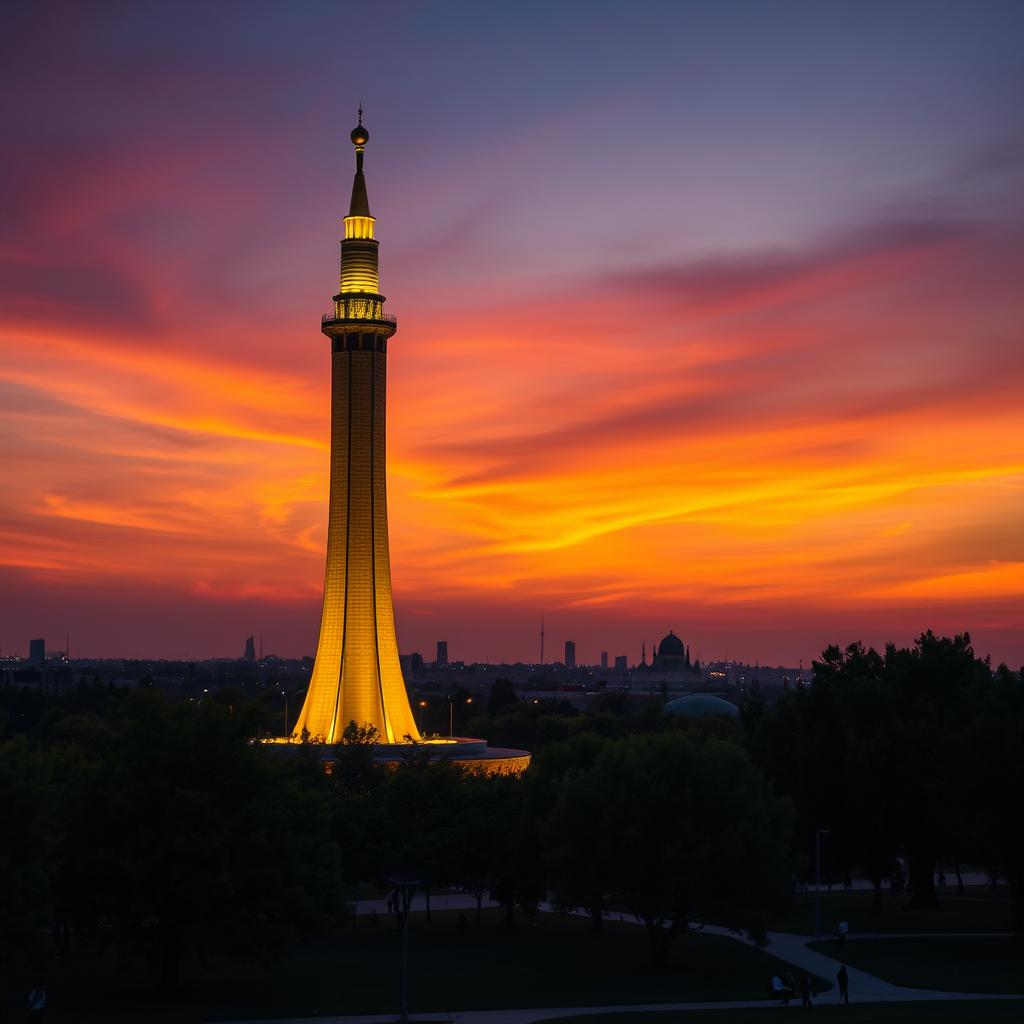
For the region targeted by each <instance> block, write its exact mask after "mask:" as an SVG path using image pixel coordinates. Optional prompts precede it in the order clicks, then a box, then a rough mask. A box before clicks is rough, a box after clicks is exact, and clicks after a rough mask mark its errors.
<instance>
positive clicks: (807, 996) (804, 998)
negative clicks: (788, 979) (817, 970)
mask: <svg viewBox="0 0 1024 1024" xmlns="http://www.w3.org/2000/svg"><path fill="white" fill-rule="evenodd" d="M811 995H812V992H811V976H810V975H809V974H808V973H807V972H806V971H804V973H803V974H801V975H800V1003H801V1005H802V1006H805V1007H807V1009H808V1010H811V1009H813V1007H812V1006H811Z"/></svg>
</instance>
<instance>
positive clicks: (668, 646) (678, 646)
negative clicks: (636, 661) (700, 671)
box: [651, 629, 693, 672]
mask: <svg viewBox="0 0 1024 1024" xmlns="http://www.w3.org/2000/svg"><path fill="white" fill-rule="evenodd" d="M692 667H693V666H692V664H691V663H690V650H689V648H688V647H687V646H686V644H684V643H683V641H682V640H680V639H679V637H677V636H676V635H675V633H673V632H672V630H671V629H670V630H669V631H668V636H666V637H662V640H661V643H659V644H655V645H654V651H653V657H652V658H651V671H652V672H689V671H690V670H691V668H692Z"/></svg>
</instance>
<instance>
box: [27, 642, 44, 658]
mask: <svg viewBox="0 0 1024 1024" xmlns="http://www.w3.org/2000/svg"><path fill="white" fill-rule="evenodd" d="M28 660H29V661H30V662H31V663H32V664H33V665H43V664H45V662H46V641H45V640H43V639H42V638H40V639H39V640H29V642H28Z"/></svg>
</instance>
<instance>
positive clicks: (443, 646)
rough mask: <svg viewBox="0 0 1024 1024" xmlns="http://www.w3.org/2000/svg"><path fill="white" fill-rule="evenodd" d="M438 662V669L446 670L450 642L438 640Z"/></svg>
mask: <svg viewBox="0 0 1024 1024" xmlns="http://www.w3.org/2000/svg"><path fill="white" fill-rule="evenodd" d="M435 660H436V662H437V667H438V668H444V667H445V666H446V665H447V664H448V641H447V640H438V641H437V658H436V659H435Z"/></svg>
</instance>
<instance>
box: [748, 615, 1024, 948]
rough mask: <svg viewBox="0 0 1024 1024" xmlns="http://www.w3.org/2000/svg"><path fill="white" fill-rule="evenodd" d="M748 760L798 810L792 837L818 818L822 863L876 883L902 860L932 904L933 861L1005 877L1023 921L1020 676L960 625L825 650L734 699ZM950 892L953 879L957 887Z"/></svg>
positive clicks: (917, 893) (802, 836)
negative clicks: (804, 668)
mask: <svg viewBox="0 0 1024 1024" xmlns="http://www.w3.org/2000/svg"><path fill="white" fill-rule="evenodd" d="M741 710H742V719H743V723H744V728H745V732H746V737H747V745H748V749H749V750H750V752H751V754H752V756H753V758H754V760H755V762H756V763H757V764H759V765H760V766H761V767H762V768H763V769H764V770H765V771H766V772H767V773H768V775H769V776H770V777H771V778H772V779H773V780H774V781H775V783H776V785H777V787H778V789H779V790H780V791H781V792H783V793H787V794H789V795H790V796H791V797H792V799H793V801H794V803H795V805H796V809H797V814H798V823H799V824H798V833H797V847H798V849H800V850H804V851H811V850H813V848H814V835H815V832H816V830H818V829H822V828H827V829H828V830H829V835H828V837H827V840H826V842H827V846H828V847H829V858H828V859H829V863H830V864H831V865H832V866H834V867H836V868H838V869H839V870H841V871H843V872H860V873H863V874H864V875H865V876H866V877H868V878H869V879H870V880H871V881H872V883H873V884H874V887H875V893H876V900H877V899H880V897H881V889H882V882H883V879H886V878H889V877H891V876H892V875H893V874H894V873H896V872H897V863H898V859H900V860H903V861H904V862H905V863H906V865H907V868H908V874H909V879H908V882H909V887H910V897H911V902H912V904H913V905H915V906H919V907H929V906H935V904H936V892H935V885H934V879H935V875H936V873H937V871H938V870H940V869H941V870H944V871H945V870H948V871H949V872H950V873H951V875H955V876H958V875H959V874H960V871H961V867H962V866H964V865H967V864H970V865H975V866H977V867H982V868H984V869H986V870H987V871H988V872H989V873H990V874H991V875H992V876H993V877H1001V878H1004V879H1006V880H1007V881H1008V882H1009V884H1010V886H1011V888H1012V891H1013V894H1014V900H1015V911H1014V913H1015V921H1016V928H1017V930H1018V931H1024V893H1022V882H1024V801H1022V799H1021V797H1022V793H1024V757H1022V753H1024V686H1022V684H1021V674H1020V673H1014V672H1011V671H1009V670H1008V669H1007V668H1006V666H1000V667H999V668H998V669H996V670H995V671H992V669H991V666H990V665H989V664H988V662H986V661H982V660H980V659H978V658H977V657H976V656H975V654H974V651H973V649H972V647H971V642H970V637H969V636H968V635H967V634H966V633H965V634H962V635H959V636H955V637H953V638H948V637H937V636H935V635H934V634H932V633H930V632H928V633H925V634H924V635H922V636H921V637H919V638H918V640H917V641H916V643H915V644H914V645H913V646H912V647H909V648H897V647H895V646H894V645H889V646H887V647H886V648H885V650H884V651H883V652H878V651H875V650H873V649H865V648H864V647H863V645H861V644H851V645H850V646H848V647H847V648H846V649H845V650H840V649H839V648H838V647H829V648H827V649H826V650H825V652H824V654H823V655H822V658H821V660H820V661H816V662H815V663H814V677H813V683H812V684H811V685H809V686H806V687H801V688H797V689H794V690H792V691H790V692H789V693H787V694H786V695H785V696H784V697H783V699H782V700H780V701H778V703H776V704H775V706H774V707H772V708H767V707H766V706H765V702H764V700H763V699H762V698H761V695H760V694H759V693H758V692H757V690H756V688H755V689H754V690H753V692H752V693H751V694H750V695H749V696H748V698H747V700H746V702H745V703H744V705H743V707H742V709H741ZM961 892H962V885H961Z"/></svg>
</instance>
